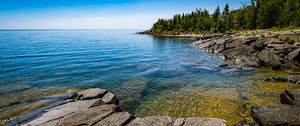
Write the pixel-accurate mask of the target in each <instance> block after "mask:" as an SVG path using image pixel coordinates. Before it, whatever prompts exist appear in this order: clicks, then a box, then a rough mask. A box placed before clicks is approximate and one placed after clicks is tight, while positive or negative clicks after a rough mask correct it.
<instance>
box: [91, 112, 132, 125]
mask: <svg viewBox="0 0 300 126" xmlns="http://www.w3.org/2000/svg"><path fill="white" fill-rule="evenodd" d="M132 119H133V117H132V116H131V115H130V114H129V113H128V112H118V113H114V114H112V115H110V116H108V117H106V118H105V119H103V120H101V121H100V122H98V123H96V124H95V125H94V126H123V125H125V124H127V123H128V122H130V121H131V120H132Z"/></svg>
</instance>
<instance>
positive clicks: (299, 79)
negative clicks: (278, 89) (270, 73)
mask: <svg viewBox="0 0 300 126" xmlns="http://www.w3.org/2000/svg"><path fill="white" fill-rule="evenodd" d="M264 81H267V82H290V83H296V84H300V75H291V76H288V77H268V78H265V79H264Z"/></svg>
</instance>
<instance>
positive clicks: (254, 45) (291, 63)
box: [193, 35, 300, 69]
mask: <svg viewBox="0 0 300 126" xmlns="http://www.w3.org/2000/svg"><path fill="white" fill-rule="evenodd" d="M193 45H194V46H196V47H199V48H201V49H204V50H206V51H208V52H212V53H219V54H221V55H222V56H223V57H224V58H225V59H226V60H228V61H230V63H232V64H235V65H240V66H248V67H258V66H267V67H272V68H274V69H279V68H293V69H299V68H300V63H299V62H300V44H299V43H289V42H285V41H282V40H281V39H279V37H278V36H271V37H261V36H259V37H258V36H252V37H247V36H236V35H222V36H220V35H217V36H208V37H200V38H198V40H197V41H195V42H194V43H193Z"/></svg>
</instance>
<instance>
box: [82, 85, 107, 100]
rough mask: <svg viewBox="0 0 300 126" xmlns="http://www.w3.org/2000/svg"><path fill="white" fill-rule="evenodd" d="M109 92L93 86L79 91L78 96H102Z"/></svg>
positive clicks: (85, 98) (84, 97)
mask: <svg viewBox="0 0 300 126" xmlns="http://www.w3.org/2000/svg"><path fill="white" fill-rule="evenodd" d="M106 93H107V91H106V90H104V89H100V88H92V89H88V90H84V91H82V92H79V93H78V98H79V99H81V100H87V99H94V98H101V97H102V96H104V95H105V94H106Z"/></svg>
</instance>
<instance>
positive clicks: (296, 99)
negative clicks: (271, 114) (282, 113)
mask: <svg viewBox="0 0 300 126" xmlns="http://www.w3.org/2000/svg"><path fill="white" fill-rule="evenodd" d="M280 98H281V102H282V103H283V104H290V105H300V89H295V90H286V91H285V92H284V93H282V94H281V95H280Z"/></svg>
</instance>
